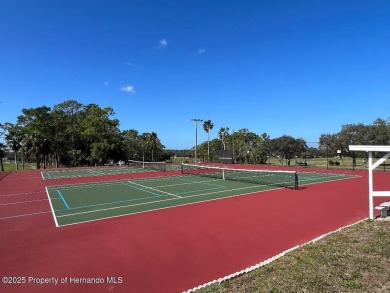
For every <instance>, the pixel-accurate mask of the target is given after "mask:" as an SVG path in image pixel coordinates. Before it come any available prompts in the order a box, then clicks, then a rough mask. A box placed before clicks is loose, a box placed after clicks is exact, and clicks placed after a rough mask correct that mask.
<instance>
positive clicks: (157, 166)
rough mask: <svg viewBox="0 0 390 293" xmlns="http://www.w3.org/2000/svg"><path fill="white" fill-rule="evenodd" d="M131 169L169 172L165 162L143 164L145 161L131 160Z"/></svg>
mask: <svg viewBox="0 0 390 293" xmlns="http://www.w3.org/2000/svg"><path fill="white" fill-rule="evenodd" d="M129 167H133V168H143V169H149V170H158V171H166V170H167V164H166V163H165V162H143V161H134V160H129Z"/></svg>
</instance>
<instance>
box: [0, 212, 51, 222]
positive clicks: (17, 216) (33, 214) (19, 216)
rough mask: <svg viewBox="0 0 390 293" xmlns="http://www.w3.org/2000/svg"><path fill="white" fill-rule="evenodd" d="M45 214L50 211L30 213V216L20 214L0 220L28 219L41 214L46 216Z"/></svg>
mask: <svg viewBox="0 0 390 293" xmlns="http://www.w3.org/2000/svg"><path fill="white" fill-rule="evenodd" d="M47 213H50V211H45V212H37V213H31V214H21V215H16V216H9V217H2V218H0V220H6V219H13V218H21V217H28V216H35V215H41V214H47Z"/></svg>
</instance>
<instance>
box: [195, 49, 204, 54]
mask: <svg viewBox="0 0 390 293" xmlns="http://www.w3.org/2000/svg"><path fill="white" fill-rule="evenodd" d="M204 53H206V50H205V49H203V48H199V49H198V51H197V52H196V54H204Z"/></svg>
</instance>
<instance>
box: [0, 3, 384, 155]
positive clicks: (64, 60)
mask: <svg viewBox="0 0 390 293" xmlns="http://www.w3.org/2000/svg"><path fill="white" fill-rule="evenodd" d="M389 72H390V1H388V0H383V1H382V0H367V1H360V0H354V1H343V0H324V1H322V0H318V1H316V0H307V1H300V0H297V1H295V0H288V1H287V0H286V1H282V0H275V1H268V0H257V1H253V0H245V1H238V0H237V1H233V0H232V1H229V0H225V1H212V0H196V1H193V0H186V1H184V0H180V1H179V0H172V1H152V0H151V1H148V0H143V1H121V0H118V1H108V0H107V1H106V0H89V1H87V0H84V1H82V0H79V1H74V0H66V1H64V0H56V1H51V0H46V1H42V0H34V1H32V0H1V1H0V102H1V103H0V123H3V122H6V121H7V122H15V121H16V118H17V116H18V115H20V114H21V109H22V108H30V107H39V106H42V105H46V106H51V107H52V106H54V105H55V104H58V103H61V102H63V101H65V100H68V99H74V100H77V101H78V102H80V103H83V104H84V105H86V104H89V103H96V104H98V105H100V106H101V107H106V106H111V107H113V109H114V111H115V116H114V117H113V118H117V119H119V120H120V122H121V126H120V128H121V129H122V130H126V129H136V130H138V131H139V132H140V133H142V132H151V131H155V132H156V133H157V134H158V136H159V138H160V140H161V142H162V143H163V144H164V145H165V146H166V147H167V148H178V149H180V148H190V147H192V146H193V145H194V144H195V134H194V122H191V119H192V118H200V119H211V120H212V122H213V123H214V129H213V130H212V131H211V138H216V137H217V135H218V129H219V128H220V127H229V128H230V129H231V130H238V129H241V128H248V129H249V130H250V131H252V132H255V133H258V134H261V133H263V132H266V133H268V134H269V135H270V136H271V138H276V137H279V136H281V135H284V134H288V135H292V136H294V137H301V138H304V139H305V140H306V141H309V142H311V141H317V140H318V138H319V136H320V135H321V134H322V133H334V132H338V131H339V130H340V126H341V125H343V124H348V123H365V124H369V123H372V122H373V121H374V120H375V119H376V118H384V119H385V118H388V117H390V111H389V109H390V74H389ZM205 140H207V135H206V133H205V132H204V131H203V130H202V127H201V125H199V136H198V141H199V142H202V141H205Z"/></svg>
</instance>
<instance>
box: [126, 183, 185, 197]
mask: <svg viewBox="0 0 390 293" xmlns="http://www.w3.org/2000/svg"><path fill="white" fill-rule="evenodd" d="M127 182H128V183H130V184H134V185H136V186H140V187H142V188H146V189H150V190H153V191H156V192H161V193H165V194H168V195H171V196H174V197H178V198H182V196H178V195H176V194H173V193H169V192H166V191H162V190H159V189H155V188H152V187H149V186H145V185H142V184H138V183H135V182H132V181H127ZM128 186H130V187H131V185H128Z"/></svg>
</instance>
